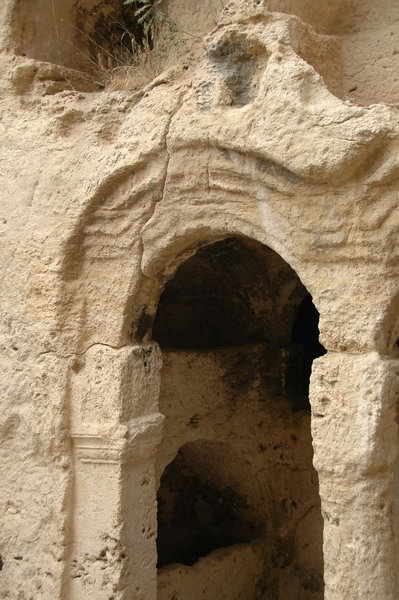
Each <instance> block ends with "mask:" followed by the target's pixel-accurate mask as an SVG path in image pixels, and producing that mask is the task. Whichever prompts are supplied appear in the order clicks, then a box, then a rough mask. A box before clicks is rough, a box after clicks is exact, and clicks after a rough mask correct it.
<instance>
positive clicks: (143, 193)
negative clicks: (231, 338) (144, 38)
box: [0, 0, 399, 600]
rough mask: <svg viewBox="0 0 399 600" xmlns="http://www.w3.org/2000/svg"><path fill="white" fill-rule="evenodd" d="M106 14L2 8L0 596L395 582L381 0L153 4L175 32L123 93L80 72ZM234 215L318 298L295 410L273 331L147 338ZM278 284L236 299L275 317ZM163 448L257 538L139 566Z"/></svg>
mask: <svg viewBox="0 0 399 600" xmlns="http://www.w3.org/2000/svg"><path fill="white" fill-rule="evenodd" d="M119 9H120V3H116V0H115V1H113V0H106V1H104V2H95V1H94V0H80V1H79V2H78V3H75V2H72V0H68V1H65V2H54V3H51V2H50V3H44V2H42V1H40V0H35V1H34V2H33V1H30V2H27V1H26V0H24V1H21V0H20V1H16V0H3V2H2V3H1V6H0V72H1V75H0V111H1V116H0V136H1V140H2V144H1V150H0V152H1V170H0V189H1V194H0V207H1V214H0V263H1V278H0V282H1V309H0V316H1V319H0V347H1V352H0V361H1V370H0V372H1V376H0V389H1V398H2V411H1V415H0V457H1V465H2V468H1V480H2V485H1V487H0V525H1V527H0V532H1V533H0V555H1V559H2V565H3V566H2V570H1V571H0V597H1V598H4V600H31V599H34V600H111V599H112V600H156V599H158V600H178V599H179V600H195V599H196V597H198V598H200V597H201V598H203V597H204V598H207V599H208V600H217V599H218V600H222V598H224V597H225V598H226V600H227V598H228V600H275V599H278V598H279V599H284V600H316V599H317V600H319V599H321V598H323V597H324V598H325V599H326V600H396V598H397V596H398V593H399V592H398V578H399V564H398V561H397V560H396V558H395V557H396V556H398V555H399V554H398V548H397V545H398V531H399V517H398V515H399V503H398V477H397V473H398V465H397V460H398V459H397V456H398V431H397V423H396V420H397V415H396V404H397V399H398V393H399V384H398V365H399V363H398V357H399V348H398V339H399V300H398V298H399V275H398V235H397V232H398V224H399V212H398V208H397V180H398V177H399V154H398V148H399V145H398V135H399V118H398V103H399V80H398V76H397V71H398V68H397V67H398V64H397V61H398V60H399V58H398V57H399V25H398V11H399V7H398V4H397V2H395V1H394V0H364V1H363V2H360V1H357V0H336V1H335V2H331V1H327V0H317V1H316V0H270V1H266V0H245V2H244V1H243V0H231V1H230V2H227V3H226V2H224V1H223V2H222V1H221V0H206V1H204V2H197V1H194V0H189V1H187V2H186V1H185V2H183V1H182V0H168V1H165V6H164V8H163V9H164V10H165V14H166V15H167V19H168V20H169V21H170V22H172V23H174V24H175V26H176V28H177V35H178V38H179V39H178V42H177V43H176V44H174V43H172V42H170V43H169V44H168V43H167V44H166V49H165V44H164V43H163V42H162V44H161V43H159V44H158V46H157V45H156V46H155V49H154V52H153V57H154V61H155V60H156V68H155V70H148V72H147V73H145V74H144V76H142V75H141V76H140V77H138V76H137V72H136V74H135V72H132V71H129V73H130V75H129V77H131V78H127V82H126V81H125V82H124V85H123V86H122V87H123V89H117V88H118V84H116V85H114V87H112V85H109V86H108V87H106V84H105V83H104V81H108V79H107V77H108V76H109V72H108V71H109V70H110V69H108V71H107V69H105V71H107V73H105V75H106V77H105V75H104V65H103V66H102V67H101V65H100V64H99V62H98V61H97V62H96V60H97V59H95V64H96V68H95V69H93V68H91V67H90V60H92V59H93V47H94V48H95V46H93V39H94V40H98V39H99V38H98V36H99V33H98V32H99V29H98V27H99V20H98V19H99V18H100V17H101V15H103V16H104V15H105V16H107V15H108V16H109V15H114V14H116V13H115V11H118V10H119ZM118 14H119V13H118ZM101 18H102V17H101ZM101 35H102V34H101ZM96 36H97V37H96ZM96 43H97V42H96ZM107 43H108V42H107ZM91 66H92V65H91ZM100 67H101V68H100ZM107 85H108V84H107ZM104 86H105V87H104ZM119 87H121V86H120V84H119ZM243 236H244V237H245V239H249V240H250V242H248V243H250V244H255V242H256V243H259V244H263V245H264V246H266V247H267V248H270V249H271V250H272V251H274V252H275V253H276V254H277V255H278V256H279V257H281V260H282V261H285V262H286V263H287V264H288V265H289V267H290V268H291V269H293V270H294V272H295V273H296V275H297V276H298V281H299V280H300V282H301V283H302V284H303V286H304V287H305V288H306V290H307V291H308V292H309V293H310V294H311V296H312V298H313V302H314V305H315V306H316V308H317V310H318V312H319V314H320V322H319V329H320V341H321V343H322V344H323V346H324V347H325V349H326V350H327V354H326V355H325V356H323V357H321V358H318V359H317V360H316V362H315V363H314V364H313V371H312V376H311V382H310V402H311V415H310V412H309V410H307V409H306V410H305V409H303V408H301V410H296V408H295V406H296V404H295V403H296V402H300V401H302V400H303V398H301V393H300V392H299V391H298V389H297V390H296V393H295V394H291V395H290V394H288V392H287V389H286V387H284V386H285V382H286V379H285V377H286V375H287V365H289V364H291V363H290V360H291V358H292V357H293V356H294V355H295V352H294V349H293V347H291V346H290V347H289V348H288V349H287V344H288V342H289V340H288V339H284V340H283V339H280V338H278V335H277V334H276V335H275V336H274V337H273V336H271V337H273V339H272V340H268V341H267V340H265V339H263V338H262V339H256V340H248V341H246V342H245V343H243V344H238V343H237V344H233V343H231V344H228V345H226V346H225V347H218V348H208V349H206V348H193V347H186V348H183V347H180V348H168V347H166V346H165V345H162V344H159V343H158V342H157V340H156V339H154V337H153V335H152V325H153V322H154V318H156V315H157V309H159V306H160V303H159V301H160V298H161V295H162V293H163V291H164V290H165V289H166V287H165V286H166V285H167V283H168V282H169V281H172V280H173V277H174V276H175V274H176V272H177V271H178V269H179V268H181V266H182V265H185V264H188V261H189V260H190V258H191V257H193V256H200V254H198V253H199V252H200V251H201V249H202V248H205V247H207V246H208V245H209V246H210V245H211V244H215V243H217V242H220V241H222V240H226V239H229V238H234V237H235V238H236V239H237V238H238V239H241V238H242V237H243ZM270 256H271V255H270ZM270 260H271V262H270V264H269V263H268V264H269V266H270V269H265V280H267V281H269V280H268V279H267V277H268V276H269V275H270V273H272V272H273V273H274V271H273V268H274V267H273V268H272V264H274V263H273V262H272V259H270ZM216 262H217V261H216ZM210 264H212V262H210V263H206V265H207V268H208V267H209V265H210ZM215 264H216V263H215ZM216 266H217V264H216ZM209 268H210V267H209ZM215 268H216V267H215ZM248 272H251V269H250V268H249V267H248ZM282 272H285V273H286V276H285V279H284V278H282V279H283V280H284V281H285V282H286V283H287V285H288V284H290V282H291V279H290V276H288V274H287V273H288V271H282ZM237 273H238V271H237ZM219 275H220V277H219V279H220V280H221V281H222V280H223V271H221V272H220V273H219ZM237 277H238V279H237V282H236V280H232V285H233V284H234V285H235V286H236V287H235V292H234V294H235V297H236V298H238V299H240V298H241V300H242V298H243V297H244V296H245V294H244V292H245V290H244V289H243V288H242V286H241V280H240V277H239V275H238V276H237ZM219 279H218V276H216V278H215V281H216V282H217V281H218V280H219ZM280 279H281V278H280ZM280 279H279V278H277V277H275V278H274V279H273V278H271V279H270V281H272V283H273V285H272V284H270V286H269V291H268V292H267V293H266V292H265V293H263V292H264V290H265V289H266V288H263V287H262V286H259V285H258V286H255V287H256V292H254V291H252V292H251V293H252V295H251V294H249V295H247V296H245V298H244V299H245V301H248V302H253V303H254V304H253V306H255V304H256V302H259V303H260V304H259V306H260V305H261V304H262V302H264V303H265V306H269V309H268V311H269V312H267V311H266V309H265V311H263V312H262V310H263V309H262V310H260V309H259V311H258V312H257V313H256V310H255V309H254V311H255V313H256V314H261V315H267V318H266V317H265V323H267V325H268V326H270V327H271V328H273V327H275V330H276V331H277V332H280V333H281V332H283V331H285V329H284V327H285V328H286V329H287V328H288V329H289V326H291V325H292V322H291V321H290V319H291V316H292V315H291V312H292V311H291V312H289V311H290V310H291V309H289V310H288V308H289V306H291V305H290V303H289V302H290V301H289V300H288V299H289V298H290V296H289V294H288V293H287V289H288V288H287V287H285V288H284V285H283V284H284V281H283V283H282V282H281V280H280ZM223 281H224V280H223ZM292 281H294V280H292ZM295 281H296V280H295ZM226 285H227V284H226ZM292 285H293V288H292V289H297V288H296V287H295V286H296V285H297V284H296V283H295V284H294V283H293V284H292ZM193 289H194V281H193ZM229 289H230V288H229ZM260 289H261V290H263V291H262V294H263V295H262V294H261V293H260V291H259V290H260ZM298 289H299V288H298ZM185 293H186V292H185ZM257 293H258V296H257V295H256V294H257ZM187 296H189V293H188V292H187ZM295 298H296V296H295ZM213 300H214V299H213ZM241 300H240V301H241ZM267 302H269V305H268V304H267ZM273 302H274V304H273ZM298 302H299V296H298ZM270 303H271V304H270ZM238 306H239V307H241V306H243V304H238ZM259 306H258V308H259ZM262 306H263V305H262ZM270 306H271V307H272V308H273V310H272V309H270ZM287 307H288V308H287ZM214 310H216V309H214ZM240 310H241V309H240ZM286 310H287V311H288V312H284V311H286ZM270 315H271V316H270ZM273 315H274V316H275V317H276V318H275V320H273ZM288 315H291V316H288ZM262 318H263V317H262ZM284 319H286V322H285V321H284ZM265 330H267V328H266V329H265ZM273 331H274V330H273ZM264 335H266V334H264ZM273 335H274V334H273ZM259 357H261V358H259ZM265 357H266V358H267V360H266V359H265ZM292 360H294V359H293V358H292ZM263 361H266V362H263ZM283 384H284V385H283ZM258 423H262V425H261V426H259V427H258V425H257V424H258ZM294 438H296V439H294ZM190 444H194V445H191V446H190ZM215 444H216V445H215ZM217 444H221V446H218V445H217ZM280 444H283V445H284V452H281V453H280V452H279V453H278V458H276V456H277V454H276V452H277V451H276V450H273V447H274V446H276V447H278V449H279V450H280V447H279V445H280ZM184 448H185V450H182V449H184ZM187 448H188V450H187ZM313 451H314V458H313ZM179 452H180V454H179ZM185 452H186V454H184V453H185ZM182 454H183V455H184V456H183V458H184V460H186V461H189V460H192V465H193V466H192V468H193V469H194V470H193V473H194V475H195V477H197V478H199V479H200V480H201V482H202V484H203V485H204V489H208V488H207V487H206V486H209V485H210V483H212V485H214V486H216V487H217V486H219V487H220V488H221V489H223V490H226V489H227V488H234V490H235V491H236V492H237V494H238V496H237V497H240V498H241V499H242V498H244V499H245V502H246V503H247V505H248V506H249V507H250V508H246V509H242V510H243V514H246V515H249V516H248V523H249V524H250V525H253V526H254V527H255V525H254V524H256V527H255V529H256V532H257V535H256V536H254V537H253V538H251V539H249V540H246V541H243V542H241V543H237V544H233V545H230V546H229V547H227V548H217V549H214V550H212V551H211V552H209V553H208V554H207V555H206V556H202V557H200V558H199V559H198V560H197V561H196V562H195V563H194V564H193V565H184V564H176V563H174V564H172V565H166V566H164V567H163V568H161V569H159V573H158V570H157V547H156V541H157V491H158V489H159V486H160V485H161V481H162V477H163V474H164V473H167V469H168V465H169V466H170V465H173V463H174V461H175V460H176V457H181V455H182ZM281 456H283V457H284V458H281ZM190 457H191V458H190ZM193 457H194V458H195V460H194V458H193ZM215 457H216V458H215ZM312 459H313V462H314V466H312ZM175 464H178V463H175ZM187 464H188V463H187ZM190 464H191V463H190ZM190 464H189V467H190ZM208 464H209V465H213V467H214V471H213V472H212V473H211V474H209V473H208V474H207V469H206V465H208ZM194 467H195V468H194ZM171 468H172V467H171ZM190 468H191V467H190ZM190 468H189V469H188V470H189V476H190V477H192V478H194V475H193V473H192V472H191V471H190ZM207 478H208V479H207ZM205 484H206V485H205ZM319 484H320V489H319ZM202 493H204V492H202ZM158 498H161V496H159V497H158ZM201 498H202V500H203V496H202V497H201ZM178 500H179V501H180V500H181V498H180V497H178ZM183 500H184V498H183ZM292 502H294V503H295V505H294V504H292ZM244 504H245V503H244ZM322 520H323V522H324V533H323V534H322V532H321V524H322ZM244 521H245V519H244ZM323 537H324V545H323V551H322V549H321V547H322V542H323V540H322V538H323ZM0 564H1V562H0ZM234 577H236V579H234ZM323 580H324V585H325V588H324V591H323V584H322V583H321V584H320V582H322V581H323ZM224 582H225V585H224ZM157 587H158V588H159V589H158V591H157ZM191 589H193V592H192V593H191V591H190V590H191ZM190 594H191V595H190ZM195 594H197V596H196V595H195ZM223 594H224V596H223Z"/></svg>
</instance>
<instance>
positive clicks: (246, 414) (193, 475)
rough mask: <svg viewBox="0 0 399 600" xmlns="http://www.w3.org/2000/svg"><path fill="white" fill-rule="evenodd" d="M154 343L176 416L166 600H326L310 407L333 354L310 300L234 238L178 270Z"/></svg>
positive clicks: (164, 507)
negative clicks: (317, 369) (317, 366)
mask: <svg viewBox="0 0 399 600" xmlns="http://www.w3.org/2000/svg"><path fill="white" fill-rule="evenodd" d="M152 332H153V339H154V340H156V341H157V342H158V343H159V344H160V346H161V348H162V353H163V370H162V381H161V393H160V411H161V412H162V413H163V414H164V415H165V427H164V435H163V440H162V442H161V444H160V447H159V452H158V456H157V463H156V471H157V477H158V480H159V482H160V484H159V490H158V538H157V548H158V600H166V599H167V598H169V597H170V594H172V591H173V590H174V592H173V593H176V592H177V593H178V594H179V598H180V597H181V598H182V600H185V599H187V600H188V599H189V598H190V600H196V599H197V596H198V599H199V598H207V600H216V598H217V599H218V600H227V599H228V600H239V599H240V600H241V599H244V598H245V599H248V600H253V598H257V599H259V600H266V599H270V598H276V599H277V598H284V600H294V599H296V598H298V597H301V598H309V599H310V600H321V599H322V598H323V558H322V518H321V510H320V499H319V494H318V478H317V474H316V472H315V470H314V468H313V465H312V456H313V451H312V442H311V434H310V413H309V402H308V397H307V396H308V387H309V376H310V372H311V363H312V360H313V359H314V358H315V357H316V356H320V355H321V354H324V353H325V350H324V348H323V347H322V346H321V344H320V342H319V341H318V313H317V311H316V309H315V307H314V305H313V303H312V299H311V296H310V295H309V294H308V292H307V290H306V289H305V287H304V286H303V285H302V283H301V281H300V280H299V278H298V276H297V275H296V273H295V272H294V271H293V270H292V269H291V267H290V266H289V265H288V264H287V263H286V262H285V261H284V260H283V259H282V258H281V257H280V256H279V255H278V254H276V253H275V252H274V251H272V250H271V249H270V248H267V247H266V246H264V245H262V244H260V243H259V242H256V241H254V240H251V239H249V238H246V237H229V238H226V239H224V240H221V241H218V242H215V243H212V244H209V245H208V246H204V247H202V248H201V249H199V250H198V251H197V252H196V253H195V254H194V255H193V256H192V257H190V258H189V259H187V260H186V261H185V262H184V263H183V264H182V265H181V266H180V267H179V268H178V269H177V271H176V273H175V275H174V277H173V278H172V279H170V280H169V281H168V282H167V283H166V285H165V287H164V290H163V293H162V295H161V298H160V300H159V304H158V309H157V313H156V316H155V319H154V323H153V330H152ZM226 578H228V579H229V585H227V587H226V585H225V586H224V587H223V585H224V582H225V581H226ZM230 584H231V585H230ZM193 588H195V591H194V592H193ZM168 594H169V595H168ZM193 594H194V596H193ZM172 595H173V594H172Z"/></svg>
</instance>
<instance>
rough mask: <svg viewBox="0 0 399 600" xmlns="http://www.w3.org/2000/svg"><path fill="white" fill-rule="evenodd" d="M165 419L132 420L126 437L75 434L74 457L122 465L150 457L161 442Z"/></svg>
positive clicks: (156, 415)
mask: <svg viewBox="0 0 399 600" xmlns="http://www.w3.org/2000/svg"><path fill="white" fill-rule="evenodd" d="M163 422H164V416H163V415H161V413H154V414H152V415H148V416H145V417H140V418H137V419H133V420H132V421H130V422H129V423H128V425H127V432H126V436H125V437H120V438H113V439H110V438H106V437H104V436H102V435H100V434H96V433H94V434H93V433H74V434H72V436H71V437H72V443H73V449H74V454H75V456H77V457H78V458H79V460H80V461H81V462H82V463H89V464H111V465H121V464H126V463H130V462H135V461H140V460H143V459H146V458H151V457H152V456H153V455H154V454H155V451H156V448H157V446H158V444H159V443H160V441H161V435H162V428H163Z"/></svg>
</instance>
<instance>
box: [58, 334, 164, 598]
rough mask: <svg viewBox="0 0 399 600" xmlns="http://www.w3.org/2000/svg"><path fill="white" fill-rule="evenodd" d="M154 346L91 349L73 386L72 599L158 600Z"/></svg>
mask: <svg viewBox="0 0 399 600" xmlns="http://www.w3.org/2000/svg"><path fill="white" fill-rule="evenodd" d="M161 364H162V361H161V357H160V353H159V351H158V348H157V346H156V345H152V346H146V347H140V346H135V347H134V346H128V347H125V348H122V349H112V348H109V347H102V346H98V347H94V348H93V349H91V350H90V351H88V352H87V354H86V355H85V357H84V362H83V363H82V364H80V365H78V366H79V368H78V369H75V370H76V375H75V376H74V379H73V381H72V398H73V414H72V423H73V433H72V442H73V457H74V458H73V460H74V479H73V491H72V494H71V496H72V497H71V502H70V506H71V532H70V536H69V537H70V543H69V552H68V554H69V556H68V565H69V568H68V571H67V573H66V579H65V586H64V589H65V590H66V591H65V594H64V596H65V597H66V598H69V599H70V600H86V599H87V600H89V599H90V600H92V599H94V598H95V600H110V599H111V598H112V600H144V599H145V600H156V560H157V553H156V519H157V507H156V489H155V486H156V483H155V472H154V469H155V467H154V465H155V454H156V451H157V447H158V444H159V443H160V440H161V434H162V425H163V416H162V415H161V414H160V413H158V412H157V405H158V394H159V378H160V368H161Z"/></svg>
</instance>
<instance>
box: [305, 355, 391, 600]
mask: <svg viewBox="0 0 399 600" xmlns="http://www.w3.org/2000/svg"><path fill="white" fill-rule="evenodd" d="M398 370H399V362H398V361H395V360H388V359H384V358H382V357H380V356H379V355H377V354H375V353H370V354H363V355H349V354H338V353H330V354H327V355H326V356H325V357H323V358H321V359H318V360H317V361H316V362H315V363H314V367H313V374H312V379H311V404H312V434H313V443H314V451H315V456H314V464H315V467H316V469H317V471H318V473H319V480H320V496H321V501H322V511H323V517H324V562H325V566H324V573H325V575H324V576H325V600H343V599H345V600H394V599H396V598H397V585H396V578H395V539H394V534H393V517H392V514H393V500H394V494H395V472H396V469H397V455H398V441H399V440H398V428H397V424H396V401H397V394H398V390H399V384H398Z"/></svg>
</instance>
